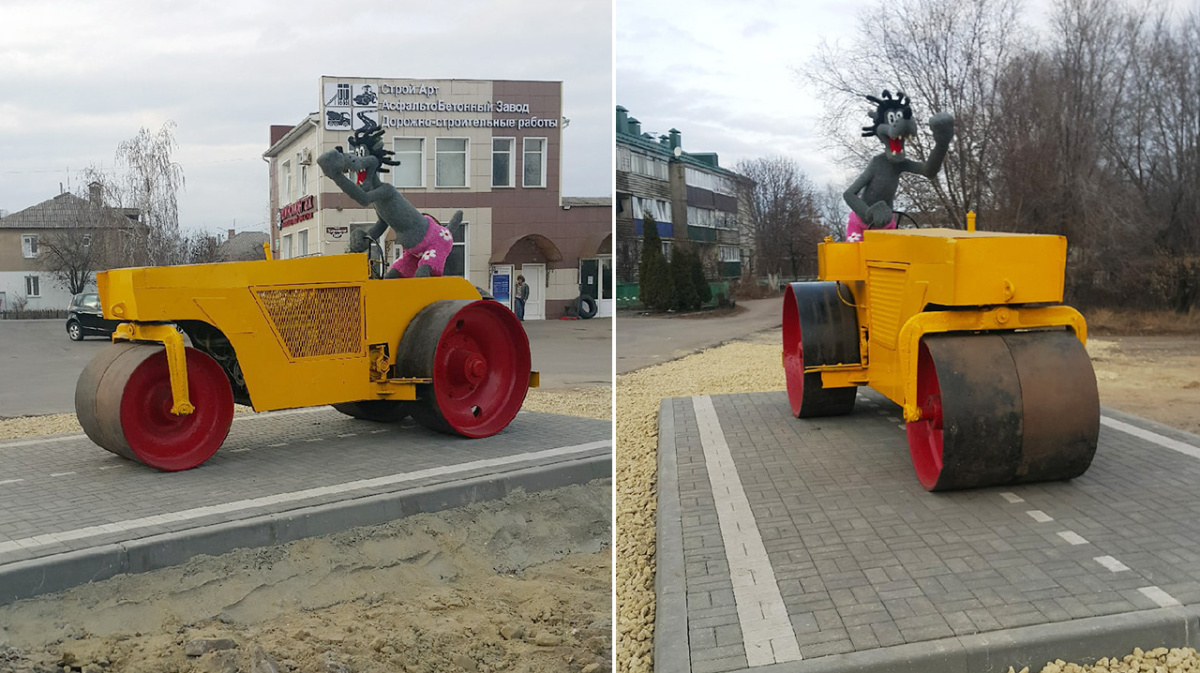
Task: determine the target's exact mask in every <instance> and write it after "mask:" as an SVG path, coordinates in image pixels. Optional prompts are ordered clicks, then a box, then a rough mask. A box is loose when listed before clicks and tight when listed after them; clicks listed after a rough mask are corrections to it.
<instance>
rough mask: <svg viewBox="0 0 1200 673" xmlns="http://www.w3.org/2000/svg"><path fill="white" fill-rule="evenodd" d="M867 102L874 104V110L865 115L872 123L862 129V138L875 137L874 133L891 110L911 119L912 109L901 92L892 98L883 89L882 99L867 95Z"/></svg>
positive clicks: (888, 92)
mask: <svg viewBox="0 0 1200 673" xmlns="http://www.w3.org/2000/svg"><path fill="white" fill-rule="evenodd" d="M867 100H869V101H871V102H872V103H874V104H875V106H876V107H875V109H874V110H868V111H867V114H868V115H869V116H870V117H871V121H872V122H874V123H873V124H871V125H870V126H864V127H862V129H863V137H864V138H870V137H871V136H873V135H875V131H876V130H877V129H878V128H879V125H880V124H881V123H883V120H884V119H886V118H887V113H888V112H889V111H891V110H899V111H900V112H902V113H903V114H904V118H905V119H912V108H911V107H910V106H909V104H908V96H906V95H904V92H903V91H897V92H896V97H895V98H892V93H891V92H890V91H888V90H887V89H884V90H883V98H882V99H880V98H876V97H874V96H871V95H868V96H867Z"/></svg>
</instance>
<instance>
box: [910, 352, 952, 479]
mask: <svg viewBox="0 0 1200 673" xmlns="http://www.w3.org/2000/svg"><path fill="white" fill-rule="evenodd" d="M917 404H918V405H919V407H920V410H921V418H920V419H919V420H916V421H913V422H912V423H909V424H908V426H907V428H906V430H907V431H908V450H909V452H911V453H912V460H913V467H914V468H915V469H916V471H917V479H918V480H920V482H921V486H923V487H924V488H925V489H926V490H929V491H931V490H933V488H934V487H935V486H936V485H937V482H938V478H939V477H941V474H942V449H943V436H942V390H941V386H940V385H939V384H938V378H937V369H936V367H934V364H933V358H932V357H931V356H930V355H929V349H928V348H927V347H926V346H925V343H924V342H921V348H920V351H919V353H918V355H917Z"/></svg>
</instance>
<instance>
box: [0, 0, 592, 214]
mask: <svg viewBox="0 0 1200 673" xmlns="http://www.w3.org/2000/svg"><path fill="white" fill-rule="evenodd" d="M321 75H341V76H362V77H381V78H394V79H405V78H428V79H435V78H438V79H442V78H445V79H531V80H561V81H562V82H563V115H564V116H566V117H567V118H569V119H570V120H571V122H570V127H569V128H566V129H564V131H563V169H562V188H563V195H564V196H603V195H607V194H610V193H611V184H612V169H611V165H612V163H611V155H612V121H611V120H612V5H611V3H610V2H609V0H495V1H483V0H457V1H453V2H445V3H434V2H429V3H416V2H391V3H376V2H371V3H367V2H331V1H329V0H285V1H269V0H237V1H236V2H182V1H179V0H111V1H110V0H100V1H97V0H84V1H78V2H70V1H67V0H33V1H29V0H2V2H0V92H2V93H0V209H3V210H7V211H9V212H16V211H18V210H22V209H24V208H27V207H29V206H32V205H35V204H37V203H40V202H41V201H44V200H46V199H48V198H51V197H53V196H55V195H56V194H58V193H59V185H60V183H61V184H62V185H63V187H64V188H65V187H66V186H67V182H68V177H69V179H70V182H71V187H73V188H75V187H78V184H77V183H78V179H77V175H76V173H77V171H79V170H80V169H82V168H85V167H87V166H89V165H95V166H103V167H104V168H109V169H111V168H112V166H113V163H114V156H115V153H116V149H117V145H118V144H119V143H120V142H121V141H122V140H126V139H129V138H132V137H134V136H135V135H136V134H137V132H138V129H139V128H140V127H143V126H145V127H147V128H149V129H150V130H152V131H157V130H158V129H159V128H161V127H162V125H163V123H164V122H166V121H167V120H174V121H175V122H176V124H177V125H178V126H177V128H176V130H175V134H176V139H177V140H178V141H179V149H178V150H177V153H176V155H175V159H176V161H177V162H178V163H179V164H180V165H182V167H183V170H184V176H185V179H186V181H187V186H186V191H185V192H184V193H183V194H182V195H181V198H180V204H179V206H180V222H181V224H182V225H183V226H184V227H185V228H195V229H204V230H207V231H215V232H224V231H225V230H226V229H229V228H233V227H234V226H235V225H234V222H235V221H236V228H237V229H238V230H239V231H243V230H246V231H249V230H256V231H266V230H267V209H268V203H267V165H266V164H265V163H264V162H263V160H262V153H263V152H264V151H266V149H267V142H268V140H269V135H268V133H269V127H270V125H271V124H295V123H297V122H299V121H300V120H302V119H303V118H304V116H305V115H307V114H308V113H309V112H314V111H316V110H317V108H318V104H319V101H318V99H317V97H318V93H317V89H318V79H319V78H320V76H321Z"/></svg>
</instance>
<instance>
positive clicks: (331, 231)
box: [325, 227, 350, 242]
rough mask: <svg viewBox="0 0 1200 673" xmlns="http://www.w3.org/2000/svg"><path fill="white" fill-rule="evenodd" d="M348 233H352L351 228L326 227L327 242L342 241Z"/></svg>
mask: <svg viewBox="0 0 1200 673" xmlns="http://www.w3.org/2000/svg"><path fill="white" fill-rule="evenodd" d="M348 233H350V227H325V240H326V241H329V242H333V241H340V240H342V237H344V236H345V235H346V234H348Z"/></svg>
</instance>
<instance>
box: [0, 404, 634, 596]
mask: <svg viewBox="0 0 1200 673" xmlns="http://www.w3.org/2000/svg"><path fill="white" fill-rule="evenodd" d="M611 452H612V440H611V425H610V424H609V423H608V422H607V421H602V420H592V419H586V418H577V417H570V416H558V415H552V414H543V413H535V412H522V413H521V414H519V415H518V416H517V418H516V419H515V420H514V421H513V422H512V424H511V425H510V426H509V427H508V428H507V429H506V430H504V431H503V432H501V433H499V434H498V435H495V436H493V437H488V438H485V439H474V440H468V439H463V438H459V437H450V436H446V435H441V434H437V433H434V432H432V431H429V430H425V429H424V428H421V427H419V426H416V425H415V424H414V423H413V422H412V421H411V420H406V421H404V422H403V423H400V424H378V423H371V422H367V421H359V420H355V419H352V418H349V417H347V416H344V415H342V414H340V413H338V412H336V411H334V410H333V409H331V408H329V407H323V408H317V409H311V410H299V411H296V412H279V413H274V414H261V415H255V416H247V417H238V418H237V419H236V420H235V421H234V424H233V428H232V430H231V431H230V435H229V438H228V439H227V440H226V442H225V445H224V446H223V447H222V448H221V450H220V451H218V452H217V454H216V455H215V456H214V457H213V458H212V459H211V460H209V461H208V462H206V463H205V464H204V465H202V466H200V467H198V468H196V469H193V470H188V471H185V472H175V473H167V472H159V471H157V470H154V469H152V468H149V467H146V466H145V465H141V464H138V463H134V462H132V461H129V460H125V459H123V458H120V457H118V456H116V455H113V454H111V453H108V452H107V451H105V450H103V449H101V448H99V447H97V446H96V445H94V444H93V443H92V442H91V441H90V440H89V439H88V438H87V437H86V436H83V435H74V436H69V437H52V438H36V439H30V440H20V441H7V442H0V600H10V599H11V596H10V597H9V599H4V597H3V594H6V593H7V594H13V595H22V594H25V593H28V592H26V591H25V588H24V587H11V586H5V584H6V580H5V578H6V577H8V578H9V579H8V580H7V581H8V582H9V583H12V582H17V581H18V579H15V578H18V577H25V575H21V574H20V573H17V572H16V570H14V569H18V568H30V567H32V568H37V567H38V565H37V564H38V563H39V562H42V561H46V562H47V563H48V562H49V560H50V559H58V561H61V560H62V559H66V558H74V557H70V556H69V555H70V554H72V553H74V554H76V555H78V554H84V553H87V552H89V551H92V550H96V549H98V548H101V547H105V546H112V545H117V546H121V545H125V544H127V543H130V542H131V541H136V540H146V539H154V538H155V536H167V537H165V538H163V539H164V540H167V541H168V542H174V541H179V540H184V539H186V536H187V534H189V533H190V532H195V531H199V530H201V529H208V528H211V529H214V530H216V529H218V527H220V526H222V525H229V524H237V523H239V522H246V521H248V520H251V519H255V518H257V519H264V518H266V519H270V521H269V522H267V524H266V525H268V526H281V525H286V523H285V521H286V519H287V517H288V516H289V513H290V512H295V511H297V510H299V509H302V508H303V509H307V510H313V509H318V510H319V508H321V507H330V506H341V507H342V508H343V509H346V505H347V503H349V504H353V503H356V502H361V503H367V502H368V501H370V499H371V498H373V497H374V498H376V499H377V502H378V503H379V504H378V505H372V506H375V507H377V509H378V508H379V507H385V506H390V507H392V509H397V508H396V507H395V503H394V502H393V501H392V500H388V498H389V497H391V496H392V495H393V494H396V493H399V492H410V493H418V494H420V497H422V498H425V499H426V500H431V499H432V500H436V499H437V498H438V497H441V498H442V500H445V501H446V502H451V501H453V500H455V499H458V500H461V499H463V498H468V499H470V498H475V499H485V498H486V497H488V496H487V494H488V493H492V492H494V491H496V488H495V487H494V486H495V483H493V482H497V480H499V481H503V480H504V479H505V475H516V474H526V475H528V474H534V475H535V478H534V479H533V482H530V483H535V482H536V481H537V478H536V475H537V474H549V473H554V474H556V475H558V476H556V477H555V479H563V478H566V479H570V478H572V477H571V476H570V475H573V474H578V475H584V474H591V475H592V476H590V477H589V478H597V477H607V476H608V474H609V473H610V472H609V469H610V468H609V469H600V468H599V467H596V466H597V465H601V466H602V464H603V465H610V463H609V462H608V461H610V459H611ZM581 463H584V464H586V465H590V467H587V468H586V469H580V467H579V466H580V464H581ZM539 470H541V472H540V473H539ZM531 471H532V472H531ZM593 473H595V474H593ZM521 479H523V480H524V481H521V480H515V481H514V480H509V481H506V482H504V484H506V485H508V486H511V485H513V484H521V485H519V486H516V487H521V488H525V487H526V486H524V485H523V484H524V483H525V482H528V481H529V479H530V478H529V477H521ZM497 483H498V482H497ZM455 484H458V485H461V484H466V485H467V486H466V488H467V491H469V492H467V493H465V495H462V494H459V495H455V496H453V497H450V496H438V493H439V489H444V488H446V487H448V486H450V487H451V490H453V488H452V487H453V485H455ZM564 485H565V484H564ZM508 486H502V487H508ZM459 490H460V491H461V490H462V488H460V489H459ZM372 502H375V501H372ZM389 502H390V503H392V504H391V505H388V503H389ZM453 506H458V505H457V504H455V505H453ZM368 509H369V507H368ZM379 511H382V510H379ZM389 511H391V510H389ZM323 514H327V512H323ZM339 516H341V517H342V518H341V519H338V518H336V517H334V518H332V519H329V518H328V517H327V520H328V521H335V522H336V521H339V520H349V519H347V515H345V514H341V515H339ZM355 516H358V517H360V518H361V515H359V514H354V513H351V515H349V518H354V517H355ZM326 525H327V524H326ZM247 530H251V529H250V528H247ZM262 530H264V529H254V531H255V532H254V534H255V535H260V536H261V533H262ZM273 530H274V529H272V531H273ZM272 534H273V532H272ZM229 539H231V540H235V541H236V539H237V537H236V536H233V537H230V538H229ZM201 551H202V550H201ZM172 553H174V552H173V551H172ZM204 553H212V552H204ZM58 561H56V562H58ZM126 571H128V570H126ZM109 574H111V573H109ZM22 581H23V580H22ZM84 581H86V580H84Z"/></svg>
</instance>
